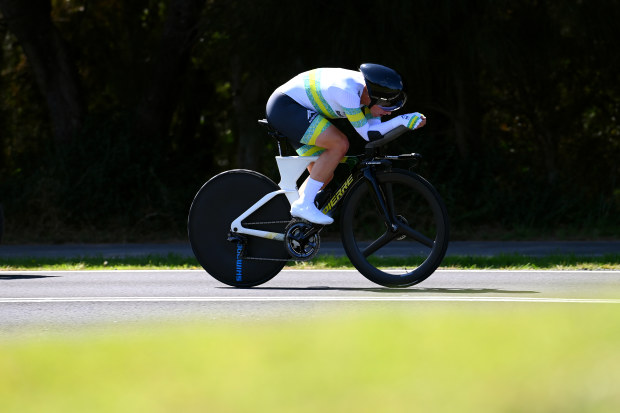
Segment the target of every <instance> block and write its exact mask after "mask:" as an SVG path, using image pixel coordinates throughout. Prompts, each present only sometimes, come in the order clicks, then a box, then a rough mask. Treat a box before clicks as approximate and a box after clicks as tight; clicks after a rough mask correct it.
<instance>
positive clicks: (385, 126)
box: [344, 108, 426, 141]
mask: <svg viewBox="0 0 620 413" xmlns="http://www.w3.org/2000/svg"><path fill="white" fill-rule="evenodd" d="M344 112H345V115H346V116H347V119H349V122H351V125H353V127H354V128H355V130H356V131H357V133H359V134H360V136H361V137H362V138H364V139H365V140H366V141H370V137H369V136H368V132H373V131H376V132H379V133H380V134H381V135H385V134H386V133H388V132H389V131H391V130H392V129H394V128H396V127H398V126H400V125H403V126H406V127H408V128H409V129H415V128H417V127H419V126H420V125H421V124H422V125H423V122H424V121H425V120H426V118H425V117H424V115H422V114H421V113H418V112H415V113H407V114H404V115H400V116H396V117H394V118H392V119H390V120H388V121H386V122H380V121H379V122H377V120H378V119H377V118H373V119H372V120H368V119H367V118H366V116H365V115H364V113H363V112H362V110H361V109H360V108H350V109H347V108H345V109H344Z"/></svg>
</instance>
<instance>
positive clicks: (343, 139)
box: [330, 128, 349, 156]
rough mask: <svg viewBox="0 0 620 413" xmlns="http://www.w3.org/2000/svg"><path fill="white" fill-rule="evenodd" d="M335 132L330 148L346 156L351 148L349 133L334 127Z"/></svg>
mask: <svg viewBox="0 0 620 413" xmlns="http://www.w3.org/2000/svg"><path fill="white" fill-rule="evenodd" d="M334 129H335V130H334V134H333V137H332V146H331V148H330V149H333V150H334V151H337V152H338V153H340V154H341V155H342V156H344V155H345V154H346V153H347V151H348V150H349V139H348V138H347V135H345V134H344V133H342V131H340V130H339V129H336V128H334Z"/></svg>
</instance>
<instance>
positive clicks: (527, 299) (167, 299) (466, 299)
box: [0, 296, 620, 304]
mask: <svg viewBox="0 0 620 413" xmlns="http://www.w3.org/2000/svg"><path fill="white" fill-rule="evenodd" d="M369 301H370V302H416V301H436V302H507V303H579V304H620V299H614V298H553V297H548V298H544V297H447V296H446V297H444V296H435V297H415V296H400V297H399V296H391V297H329V296H309V297H15V298H8V297H7V298H0V304H8V303H17V304H27V303H84V302H87V303H136V302H138V303H139V302H145V303H156V302H176V303H186V302H209V303H227V302H228V303H233V302H236V303H238V302H262V303H269V302H369Z"/></svg>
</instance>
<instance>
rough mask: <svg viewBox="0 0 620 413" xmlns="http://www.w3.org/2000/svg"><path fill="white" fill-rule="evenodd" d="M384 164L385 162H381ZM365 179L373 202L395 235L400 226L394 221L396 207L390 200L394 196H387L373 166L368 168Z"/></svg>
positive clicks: (364, 172)
mask: <svg viewBox="0 0 620 413" xmlns="http://www.w3.org/2000/svg"><path fill="white" fill-rule="evenodd" d="M381 164H383V162H381ZM363 176H364V179H365V180H366V183H367V184H368V185H369V186H370V189H371V191H370V192H371V193H372V197H373V200H374V201H375V204H376V205H377V207H379V210H380V211H381V212H382V213H383V219H384V220H385V224H386V225H387V227H388V229H389V230H390V231H391V232H393V233H395V232H397V231H398V229H399V225H398V223H397V222H396V220H395V219H394V205H393V200H392V199H390V197H391V196H392V194H390V193H388V194H385V193H384V191H383V189H382V188H381V186H380V185H379V183H378V182H377V175H376V173H375V169H374V168H373V167H371V166H368V167H366V168H365V169H364V171H363Z"/></svg>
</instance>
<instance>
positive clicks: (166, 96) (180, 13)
mask: <svg viewBox="0 0 620 413" xmlns="http://www.w3.org/2000/svg"><path fill="white" fill-rule="evenodd" d="M203 6H204V0H172V1H170V3H169V4H168V13H167V17H166V22H165V24H164V30H163V34H162V39H161V43H160V47H159V52H158V54H157V57H156V58H155V61H154V64H153V66H152V69H151V71H150V73H149V74H148V75H149V77H150V80H149V81H148V82H147V85H146V89H145V90H144V92H143V96H142V99H141V103H140V105H139V107H138V109H137V114H136V120H135V124H134V127H135V129H134V136H135V137H136V138H138V139H141V140H143V141H150V142H151V143H152V144H157V143H159V142H163V141H164V140H165V137H166V135H167V133H168V129H169V126H170V122H171V119H172V115H173V113H174V108H175V104H176V102H177V96H178V93H179V91H180V90H181V84H182V82H183V74H184V72H185V70H186V68H187V65H188V63H189V57H190V51H191V48H192V46H193V44H194V41H195V39H196V34H197V32H198V27H197V26H198V22H199V20H200V12H201V9H202V7H203Z"/></svg>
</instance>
